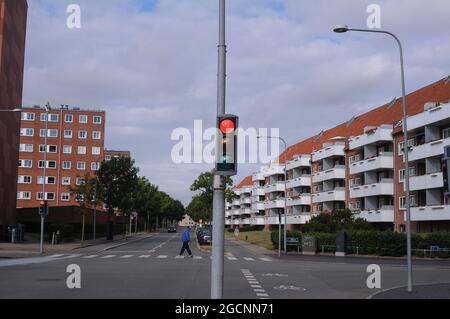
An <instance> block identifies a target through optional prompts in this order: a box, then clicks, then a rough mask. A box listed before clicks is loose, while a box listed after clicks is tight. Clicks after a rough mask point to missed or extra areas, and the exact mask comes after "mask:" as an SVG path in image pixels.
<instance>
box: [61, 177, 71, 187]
mask: <svg viewBox="0 0 450 319" xmlns="http://www.w3.org/2000/svg"><path fill="white" fill-rule="evenodd" d="M62 184H63V185H65V186H68V185H70V177H63V178H62Z"/></svg>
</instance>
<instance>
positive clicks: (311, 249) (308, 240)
mask: <svg viewBox="0 0 450 319" xmlns="http://www.w3.org/2000/svg"><path fill="white" fill-rule="evenodd" d="M316 253H317V238H316V237H314V236H303V238H302V254H303V255H315V254H316Z"/></svg>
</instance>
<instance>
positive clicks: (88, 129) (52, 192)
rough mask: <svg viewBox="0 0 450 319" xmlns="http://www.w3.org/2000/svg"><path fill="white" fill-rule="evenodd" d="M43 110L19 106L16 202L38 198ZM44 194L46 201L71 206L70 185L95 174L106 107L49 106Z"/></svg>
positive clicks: (24, 203)
mask: <svg viewBox="0 0 450 319" xmlns="http://www.w3.org/2000/svg"><path fill="white" fill-rule="evenodd" d="M45 119H46V111H45V109H44V108H42V107H40V106H35V107H29V108H24V109H23V112H22V120H21V126H20V145H19V173H18V178H17V208H29V207H38V206H39V201H40V200H41V199H42V198H43V194H42V191H43V182H44V181H43V168H44V154H45V152H44V151H45V142H44V141H45V124H46V123H45ZM47 140H48V141H47V163H46V164H45V165H46V181H45V183H46V184H45V199H46V200H48V201H49V206H50V207H52V206H59V207H61V206H63V207H64V206H76V205H77V202H76V200H75V198H74V196H73V195H71V194H70V191H69V187H70V186H72V187H73V186H75V185H77V184H79V183H80V177H83V176H84V175H85V174H86V173H90V174H91V175H93V174H95V172H96V170H97V169H98V168H99V166H100V163H101V162H103V159H104V141H105V112H104V111H96V110H83V109H79V108H69V107H67V106H62V107H61V108H58V109H51V110H49V111H48V139H47Z"/></svg>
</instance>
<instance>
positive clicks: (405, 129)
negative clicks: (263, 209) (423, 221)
mask: <svg viewBox="0 0 450 319" xmlns="http://www.w3.org/2000/svg"><path fill="white" fill-rule="evenodd" d="M348 31H359V32H372V33H384V34H387V35H390V36H391V37H393V38H394V39H395V41H396V42H397V44H398V47H399V49H400V67H401V77H402V99H403V101H402V111H403V138H404V143H405V145H404V148H403V153H404V159H405V208H406V254H407V264H408V265H407V268H408V288H407V289H408V292H412V291H413V276H412V249H411V203H410V198H409V194H410V189H409V154H408V151H409V150H408V123H407V117H408V115H407V109H406V88H405V86H406V85H405V67H404V62H403V47H402V43H401V42H400V39H399V38H398V37H397V36H396V35H395V34H393V33H392V32H389V31H384V30H370V29H369V30H368V29H348Z"/></svg>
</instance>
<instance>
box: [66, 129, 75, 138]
mask: <svg viewBox="0 0 450 319" xmlns="http://www.w3.org/2000/svg"><path fill="white" fill-rule="evenodd" d="M69 132H70V135H69V134H66V133H69ZM64 138H73V131H72V130H64Z"/></svg>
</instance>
